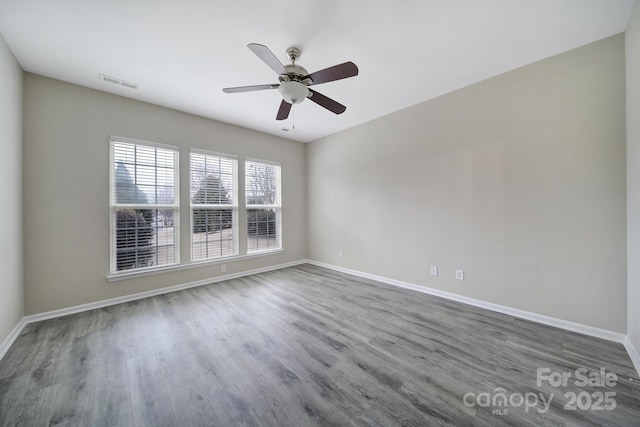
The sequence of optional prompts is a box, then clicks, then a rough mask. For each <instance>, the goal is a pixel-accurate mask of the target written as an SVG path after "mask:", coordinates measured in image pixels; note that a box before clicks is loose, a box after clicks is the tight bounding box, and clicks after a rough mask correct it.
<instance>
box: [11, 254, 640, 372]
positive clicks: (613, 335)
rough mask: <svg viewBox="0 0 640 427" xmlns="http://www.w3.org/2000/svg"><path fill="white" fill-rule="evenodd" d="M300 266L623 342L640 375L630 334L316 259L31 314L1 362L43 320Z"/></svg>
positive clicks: (17, 328) (13, 335)
mask: <svg viewBox="0 0 640 427" xmlns="http://www.w3.org/2000/svg"><path fill="white" fill-rule="evenodd" d="M300 264H312V265H316V266H319V267H324V268H328V269H330V270H335V271H340V272H343V273H347V274H351V275H354V276H358V277H363V278H366V279H371V280H375V281H378V282H382V283H386V284H389V285H392V286H397V287H401V288H405V289H411V290H414V291H417V292H422V293H425V294H429V295H435V296H439V297H442V298H447V299H450V300H454V301H458V302H461V303H464V304H469V305H473V306H476V307H480V308H485V309H487V310H491V311H495V312H498V313H503V314H508V315H510V316H514V317H518V318H521V319H527V320H531V321H533V322H537V323H541V324H544V325H549V326H555V327H558V328H561V329H566V330H569V331H572V332H578V333H581V334H585V335H589V336H593V337H597V338H602V339H606V340H609V341H614V342H617V343H622V344H624V346H625V348H626V350H627V352H628V353H629V357H630V358H631V361H632V362H633V365H634V367H635V369H636V371H637V372H638V373H639V375H640V353H639V352H638V350H637V349H636V347H634V345H633V343H632V342H631V340H630V339H629V337H628V336H627V335H624V334H621V333H618V332H613V331H608V330H605V329H600V328H595V327H593V326H587V325H582V324H579V323H574V322H569V321H567V320H562V319H557V318H554V317H549V316H544V315H541V314H536V313H531V312H528V311H524V310H519V309H515V308H511V307H507V306H503V305H499V304H493V303H490V302H486V301H482V300H478V299H474V298H468V297H465V296H462V295H457V294H453V293H449V292H445V291H441V290H438V289H433V288H428V287H425V286H420V285H416V284H413V283H408V282H403V281H400V280H395V279H390V278H388V277H382V276H377V275H374V274H369V273H364V272H361V271H357V270H352V269H349V268H344V267H339V266H336V265H332V264H326V263H323V262H319V261H314V260H308V259H305V260H299V261H294V262H290V263H285V264H278V265H272V266H268V267H263V268H257V269H253V270H247V271H243V272H239V273H233V274H227V275H224V276H218V277H213V278H209V279H203V280H198V281H195V282H189V283H184V284H180V285H174V286H169V287H165V288H160V289H154V290H150V291H146V292H139V293H136V294H131V295H125V296H122V297H116V298H110V299H106V300H101V301H96V302H92V303H88V304H82V305H77V306H73V307H67V308H63V309H60V310H53V311H48V312H45V313H38V314H33V315H30V316H25V317H23V318H22V319H20V321H19V322H18V324H17V325H16V326H15V328H13V330H12V331H11V333H10V334H9V336H7V338H5V340H4V341H3V342H2V344H1V345H0V360H2V358H3V357H4V356H5V354H6V353H7V351H8V350H9V348H10V347H11V345H12V344H13V342H14V341H15V340H16V338H18V336H19V335H20V333H21V332H22V329H23V328H24V327H25V326H26V325H27V324H29V323H33V322H39V321H41V320H47V319H53V318H56V317H61V316H66V315H69V314H75V313H80V312H83V311H88V310H93V309H96V308H102V307H108V306H111V305H116V304H121V303H124V302H129V301H135V300H138V299H143V298H148V297H152V296H155V295H162V294H166V293H169V292H175V291H180V290H183V289H189V288H194V287H198V286H203V285H208V284H211V283H217V282H222V281H225V280H230V279H235V278H238V277H244V276H250V275H252V274H258V273H264V272H267V271H273V270H279V269H282V268H287V267H293V266H296V265H300Z"/></svg>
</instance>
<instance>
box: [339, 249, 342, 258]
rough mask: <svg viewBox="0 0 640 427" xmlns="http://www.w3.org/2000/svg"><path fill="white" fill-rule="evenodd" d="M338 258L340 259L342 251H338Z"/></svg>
mask: <svg viewBox="0 0 640 427" xmlns="http://www.w3.org/2000/svg"><path fill="white" fill-rule="evenodd" d="M338 258H342V249H338Z"/></svg>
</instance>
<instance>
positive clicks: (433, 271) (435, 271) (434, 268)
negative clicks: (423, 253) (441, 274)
mask: <svg viewBox="0 0 640 427" xmlns="http://www.w3.org/2000/svg"><path fill="white" fill-rule="evenodd" d="M429 271H430V273H431V275H432V276H437V275H438V266H437V265H432V266H431V268H430V269H429Z"/></svg>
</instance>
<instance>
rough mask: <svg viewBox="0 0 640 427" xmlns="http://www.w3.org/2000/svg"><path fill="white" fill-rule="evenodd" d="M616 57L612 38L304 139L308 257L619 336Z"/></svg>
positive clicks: (621, 211) (622, 248) (620, 136)
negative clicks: (433, 268)
mask: <svg viewBox="0 0 640 427" xmlns="http://www.w3.org/2000/svg"><path fill="white" fill-rule="evenodd" d="M624 54H625V47H624V36H623V35H618V36H615V37H612V38H608V39H605V40H602V41H600V42H597V43H594V44H591V45H587V46H584V47H581V48H579V49H575V50H572V51H569V52H567V53H564V54H561V55H558V56H556V57H552V58H549V59H547V60H544V61H540V62H538V63H535V64H531V65H529V66H526V67H523V68H521V69H518V70H515V71H512V72H509V73H506V74H503V75H501V76H498V77H495V78H492V79H490V80H486V81H483V82H481V83H478V84H475V85H472V86H469V87H466V88H463V89H461V90H458V91H456V92H453V93H450V94H447V95H444V96H442V97H439V98H436V99H433V100H430V101H427V102H424V103H421V104H418V105H415V106H413V107H410V108H408V109H405V110H403V111H399V112H397V113H394V114H391V115H388V116H385V117H382V118H380V119H377V120H374V121H371V122H369V123H366V124H363V125H361V126H358V127H355V128H352V129H350V130H347V131H344V132H340V133H338V134H335V135H332V136H329V137H326V138H324V139H321V140H318V141H314V142H312V143H311V144H310V145H309V147H308V150H307V169H308V173H307V179H308V181H307V185H308V191H307V193H308V207H307V210H308V215H309V216H308V237H309V240H308V242H309V243H308V253H309V257H310V258H311V259H314V260H318V261H321V262H325V263H330V264H334V265H337V266H342V267H345V268H350V269H354V270H358V271H363V272H367V273H370V274H375V275H380V276H384V277H388V278H393V279H397V280H402V281H407V282H410V283H415V284H419V285H424V286H428V287H431V288H435V289H440V290H444V291H447V292H451V293H455V294H459V295H464V296H467V297H471V298H476V299H480V300H484V301H488V302H492V303H496V304H501V305H505V306H509V307H513V308H517V309H521V310H526V311H530V312H534V313H538V314H542V315H547V316H552V317H554V318H558V319H564V320H567V321H573V322H578V323H581V324H585V325H590V326H594V327H598V328H603V329H606V330H610V331H615V332H621V333H624V332H625V331H626V327H627V314H626V308H627V302H626V298H627V286H626V187H625V61H624ZM636 75H637V74H636ZM340 249H342V250H343V257H339V255H338V254H339V250H340ZM430 264H434V265H438V267H439V269H440V276H438V277H431V276H429V265H430ZM456 268H462V269H464V270H465V280H464V281H456V280H455V279H454V270H455V269H456Z"/></svg>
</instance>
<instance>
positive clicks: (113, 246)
mask: <svg viewBox="0 0 640 427" xmlns="http://www.w3.org/2000/svg"><path fill="white" fill-rule="evenodd" d="M118 143H122V144H131V145H134V146H137V145H139V146H145V147H152V148H156V149H164V150H171V151H173V156H174V168H173V169H174V197H173V198H174V202H173V204H159V203H147V204H135V203H128V204H125V203H117V200H116V191H115V178H116V176H115V169H116V165H115V157H114V146H115V145H116V144H118ZM156 185H157V183H156ZM120 208H131V209H152V210H156V209H172V210H173V211H174V213H173V251H174V253H173V262H171V263H166V264H161V265H152V266H148V267H138V268H130V269H123V270H117V229H116V210H117V209H120ZM109 216H110V219H109V223H110V271H111V275H110V277H116V276H118V275H123V276H127V275H131V274H135V273H139V272H150V271H154V270H163V269H166V268H167V267H171V266H175V265H179V264H180V149H179V147H176V146H173V145H166V144H161V143H157V142H151V141H144V140H139V139H132V138H126V137H120V136H114V135H111V136H110V138H109ZM155 227H156V232H157V229H158V225H157V224H156V226H155ZM156 244H157V241H156Z"/></svg>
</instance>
